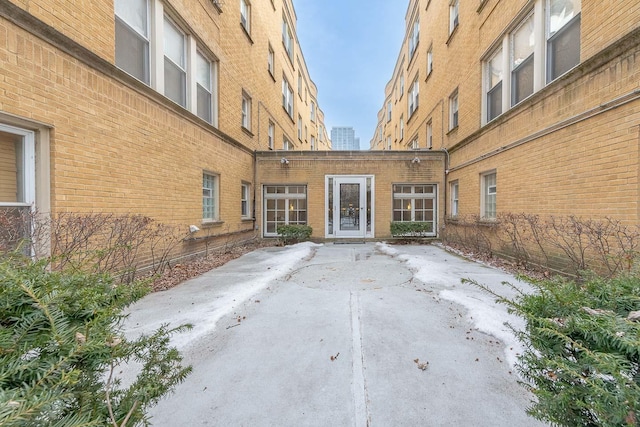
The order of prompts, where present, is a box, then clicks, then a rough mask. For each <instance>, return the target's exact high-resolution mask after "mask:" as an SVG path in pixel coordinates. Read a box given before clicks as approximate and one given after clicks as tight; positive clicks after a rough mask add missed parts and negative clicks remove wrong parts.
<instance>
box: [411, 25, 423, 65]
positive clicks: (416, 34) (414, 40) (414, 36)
mask: <svg viewBox="0 0 640 427" xmlns="http://www.w3.org/2000/svg"><path fill="white" fill-rule="evenodd" d="M419 41H420V20H419V19H416V22H414V23H413V28H412V29H411V34H409V60H411V58H413V54H414V53H416V49H417V48H418V42H419Z"/></svg>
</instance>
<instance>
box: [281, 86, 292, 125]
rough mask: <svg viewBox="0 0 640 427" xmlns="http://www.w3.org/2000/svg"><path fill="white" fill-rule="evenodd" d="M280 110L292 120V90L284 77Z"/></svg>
mask: <svg viewBox="0 0 640 427" xmlns="http://www.w3.org/2000/svg"><path fill="white" fill-rule="evenodd" d="M282 108H284V110H285V111H286V112H287V114H288V115H289V117H291V118H292V119H293V89H292V88H291V85H290V84H289V80H287V78H286V77H284V76H283V77H282Z"/></svg>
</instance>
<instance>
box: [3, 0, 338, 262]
mask: <svg viewBox="0 0 640 427" xmlns="http://www.w3.org/2000/svg"><path fill="white" fill-rule="evenodd" d="M116 3H117V2H116ZM121 4H124V5H127V2H121ZM147 4H148V5H149V9H148V14H147V15H145V16H146V18H145V19H148V23H149V35H148V38H149V42H148V51H149V57H148V59H147V61H148V63H147V66H148V68H149V70H150V71H149V73H150V76H151V77H150V79H149V82H147V83H145V82H143V81H140V80H138V79H136V78H134V77H133V76H132V75H130V74H129V73H127V72H125V71H124V70H123V69H122V66H121V65H120V64H118V63H117V59H116V58H117V54H116V31H117V30H115V29H116V28H117V27H116V21H117V18H116V14H117V11H115V10H114V2H113V1H81V2H73V4H72V3H70V2H64V1H57V0H36V1H28V2H23V1H15V2H12V3H8V2H5V3H4V4H3V5H1V6H0V63H1V64H2V67H1V68H0V141H2V145H0V147H2V153H1V154H0V161H4V160H6V159H5V157H6V158H8V160H7V161H8V162H9V163H14V164H15V163H16V162H18V163H19V162H21V160H20V159H18V157H19V155H17V154H16V153H15V152H13V151H11V150H15V147H14V146H10V145H9V144H10V142H7V141H9V140H8V139H7V135H9V136H11V135H13V134H12V132H14V129H16V131H15V132H22V131H24V133H25V135H26V136H22V134H20V135H18V137H19V138H24V141H33V143H32V144H31V145H32V146H33V147H32V149H33V150H34V152H35V155H34V156H33V157H32V158H31V160H29V161H27V163H29V162H31V164H26V166H25V168H26V169H25V170H24V171H20V172H16V171H13V172H11V173H10V174H9V175H7V176H5V175H6V174H4V173H3V174H2V175H0V178H1V179H2V180H3V184H2V185H0V188H1V189H2V193H0V194H2V195H3V196H2V197H3V199H2V200H0V203H2V204H3V206H8V205H10V204H11V203H14V204H15V202H16V197H15V194H16V192H17V191H18V190H16V188H15V187H16V183H17V182H20V180H21V179H23V177H18V178H16V173H17V174H18V175H20V174H21V173H22V174H23V175H24V176H25V177H27V178H26V183H27V185H28V186H32V187H35V189H34V191H30V193H33V194H32V195H30V196H29V197H27V198H26V200H25V201H24V203H22V204H23V205H29V204H33V205H34V206H35V208H36V209H38V210H39V211H40V212H48V211H51V212H52V213H53V214H56V213H61V212H109V213H117V214H142V215H147V216H150V217H152V218H154V219H156V220H158V221H160V222H163V223H168V224H174V225H178V226H180V227H183V229H184V230H185V233H186V232H187V230H188V228H189V225H197V226H198V227H199V228H200V229H201V231H199V232H198V233H195V234H194V235H192V237H205V236H215V235H226V234H230V233H237V232H253V230H254V229H255V228H256V227H257V224H255V223H254V221H253V220H252V219H251V218H252V212H249V218H248V219H247V218H246V217H245V218H243V217H242V215H241V203H242V200H241V191H240V190H241V185H242V184H248V185H249V186H250V187H251V189H255V188H256V187H257V185H256V184H255V182H254V155H253V152H254V150H258V149H259V150H267V149H269V134H270V132H269V124H270V123H271V124H273V125H274V132H273V135H272V136H273V148H274V149H278V150H280V149H282V148H283V140H284V138H285V137H286V138H287V139H288V140H289V141H290V142H291V146H290V147H289V148H290V149H296V150H300V149H304V150H310V149H311V141H312V138H313V141H314V145H315V147H314V148H315V149H316V150H327V149H329V148H330V141H329V139H328V138H327V134H326V129H325V128H324V123H323V118H324V116H323V113H322V110H321V109H320V107H319V105H318V102H317V88H316V87H315V85H314V83H313V81H312V80H311V77H310V75H309V72H308V70H307V69H306V64H305V62H304V57H303V54H302V51H301V49H300V46H299V43H298V41H297V37H296V29H295V27H296V16H295V11H294V8H293V4H292V2H291V1H290V0H274V1H260V2H257V1H254V2H247V4H249V11H248V15H249V18H248V21H249V22H248V24H247V25H243V23H242V22H241V21H242V18H241V16H240V15H241V11H240V6H239V4H237V3H231V2H220V4H219V5H218V4H214V2H212V1H211V0H196V1H183V0H149V1H148V2H147ZM127 7H128V6H127ZM125 18H126V17H125ZM167 20H168V21H169V22H170V23H171V25H173V27H175V28H176V29H177V30H176V31H177V32H178V33H179V34H180V35H181V37H182V38H183V40H184V41H185V50H184V51H183V52H184V55H185V57H186V61H187V62H186V64H187V65H185V68H186V71H185V74H186V84H185V87H186V89H184V90H185V91H186V92H187V96H186V101H185V106H184V107H183V106H181V105H178V104H177V103H175V102H173V101H172V100H170V99H168V98H167V97H166V96H164V95H163V93H162V84H163V83H162V82H164V84H165V88H167V87H169V86H167V85H168V84H170V83H167V82H166V79H168V78H169V77H167V75H166V71H165V75H164V77H163V75H162V70H163V65H162V64H163V62H164V63H165V64H166V63H167V62H166V61H167V59H166V57H165V58H164V59H163V53H162V46H163V42H162V38H160V37H159V36H157V34H161V33H156V32H157V31H160V30H159V28H161V27H163V25H164V30H163V31H164V32H165V36H166V34H167V31H168V29H167V25H168V24H167V23H166V22H167ZM283 20H284V21H286V22H287V25H288V27H289V28H290V34H289V35H290V36H291V39H290V42H291V44H290V49H291V51H292V55H291V58H290V57H289V55H288V54H287V52H286V48H285V45H284V42H283V30H282V28H283ZM163 22H164V23H163ZM26 29H28V30H26ZM114 30H115V31H114ZM270 51H272V55H271V56H270V54H269V52H270ZM196 53H197V54H198V55H201V56H202V57H205V58H206V60H207V61H209V64H210V65H209V66H210V67H211V73H210V76H211V80H212V84H211V88H210V91H211V101H210V106H211V109H212V112H213V113H212V118H211V120H207V119H203V118H201V117H199V115H198V110H197V109H196V107H199V104H196V97H197V92H196V91H195V90H193V92H191V91H192V89H195V88H197V87H198V86H196V79H197V78H199V75H198V74H197V70H196V68H195V67H194V68H193V69H192V68H191V67H192V65H193V64H195V62H190V61H194V60H195V59H194V57H195V56H196ZM269 64H271V67H272V69H271V70H270V69H269V67H270V65H269ZM165 67H166V65H165ZM285 77H286V79H287V80H288V81H289V83H290V86H291V89H292V95H293V96H292V97H291V102H292V106H293V109H292V111H291V114H288V112H287V111H286V110H285V108H283V95H282V81H283V78H285ZM299 80H300V84H299ZM198 84H199V81H198ZM299 88H300V90H298V89H299ZM243 97H246V99H247V100H248V101H249V105H248V108H247V111H246V112H247V116H248V120H247V121H246V122H243V102H242V100H243ZM312 105H313V107H312ZM312 109H313V113H314V114H313V116H312ZM298 118H300V119H301V127H302V129H303V134H302V135H301V136H302V138H300V139H299V138H298V137H297V126H298V123H297V122H298ZM20 140H22V139H20ZM27 145H28V143H27V142H25V143H24V146H25V147H26V146H27ZM30 149H31V148H30ZM25 150H27V151H28V149H26V148H25ZM27 151H25V152H27ZM2 159H4V160H2ZM3 170H4V168H3ZM203 173H207V174H212V175H213V176H215V177H217V182H216V185H217V188H216V192H217V194H218V195H219V196H218V199H217V200H216V202H215V204H216V206H215V220H214V221H203ZM4 181H6V182H4ZM5 184H6V185H5ZM5 190H6V191H5ZM25 191H26V190H25ZM7 192H8V193H11V194H8V195H7V194H5V193H7ZM22 198H24V197H22V196H21V197H19V199H22ZM18 202H22V200H18ZM249 202H250V203H252V202H253V200H249ZM183 249H184V250H185V251H191V250H193V249H194V248H193V247H191V246H189V245H185V246H184V248H183Z"/></svg>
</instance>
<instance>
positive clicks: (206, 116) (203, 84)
mask: <svg viewBox="0 0 640 427" xmlns="http://www.w3.org/2000/svg"><path fill="white" fill-rule="evenodd" d="M204 65H206V70H204V69H203V71H204V72H205V73H207V74H208V79H207V81H202V79H201V78H200V77H201V76H200V74H199V71H200V69H201V68H204V67H203V66H204ZM196 67H197V68H196V69H197V70H198V71H197V72H196V79H195V80H196V82H195V83H196V91H195V98H196V100H195V101H196V107H195V112H196V115H197V116H198V117H200V118H201V119H203V120H205V121H207V122H209V123H213V64H212V63H211V61H210V60H209V58H208V57H207V56H206V55H205V54H203V53H202V52H201V51H200V50H198V51H197V52H196ZM203 93H206V96H207V97H208V102H207V103H206V104H207V111H200V97H201V96H202V94H203Z"/></svg>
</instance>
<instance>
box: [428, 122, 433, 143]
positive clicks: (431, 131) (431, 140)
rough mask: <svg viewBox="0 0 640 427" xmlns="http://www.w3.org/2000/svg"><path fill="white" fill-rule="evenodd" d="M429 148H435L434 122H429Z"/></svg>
mask: <svg viewBox="0 0 640 427" xmlns="http://www.w3.org/2000/svg"><path fill="white" fill-rule="evenodd" d="M427 148H428V149H431V148H433V122H432V121H431V120H429V121H428V122H427Z"/></svg>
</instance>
